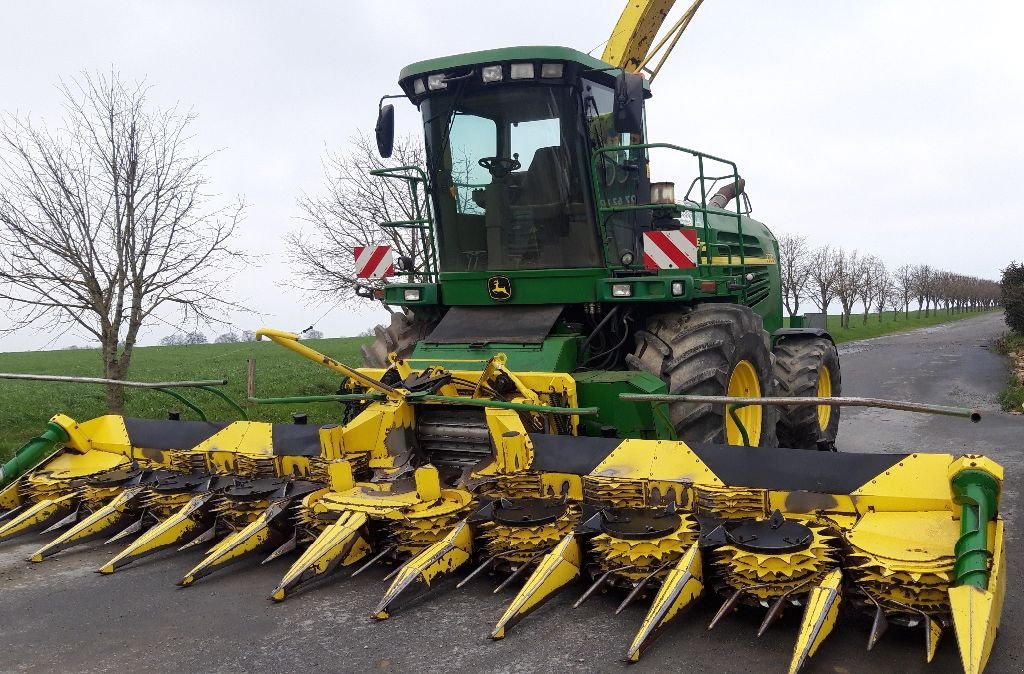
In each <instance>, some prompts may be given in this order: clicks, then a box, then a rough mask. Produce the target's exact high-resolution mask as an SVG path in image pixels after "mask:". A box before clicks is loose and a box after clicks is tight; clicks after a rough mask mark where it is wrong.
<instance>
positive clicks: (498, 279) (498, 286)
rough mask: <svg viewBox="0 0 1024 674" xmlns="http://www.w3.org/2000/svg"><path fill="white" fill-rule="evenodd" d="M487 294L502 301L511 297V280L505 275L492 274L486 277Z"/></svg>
mask: <svg viewBox="0 0 1024 674" xmlns="http://www.w3.org/2000/svg"><path fill="white" fill-rule="evenodd" d="M487 294H488V295H490V296H491V299H492V300H498V301H499V302H504V301H505V300H510V299H512V282H511V281H509V280H508V277H507V276H492V277H491V278H489V279H487Z"/></svg>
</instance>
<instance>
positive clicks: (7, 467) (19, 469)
mask: <svg viewBox="0 0 1024 674" xmlns="http://www.w3.org/2000/svg"><path fill="white" fill-rule="evenodd" d="M67 441H68V434H67V432H66V431H65V430H64V429H63V428H61V427H60V426H59V425H58V424H56V423H54V422H52V421H51V422H50V423H48V424H47V425H46V430H45V431H43V432H42V433H41V434H40V435H39V437H36V438H32V439H31V440H29V441H28V442H26V443H25V445H24V446H23V447H22V448H21V449H19V450H18V451H17V452H16V453H15V455H14V458H12V459H11V460H10V461H8V462H7V463H5V464H3V466H0V489H3V488H4V487H7V486H8V485H10V484H11V483H12V482H14V481H15V480H17V479H18V478H19V477H21V476H22V475H24V474H25V473H27V472H28V471H30V470H32V469H33V468H35V467H36V466H38V465H39V464H41V463H42V462H43V461H45V460H46V459H47V458H49V457H50V456H51V455H52V454H53V453H54V446H55V445H56V444H58V443H62V442H67Z"/></svg>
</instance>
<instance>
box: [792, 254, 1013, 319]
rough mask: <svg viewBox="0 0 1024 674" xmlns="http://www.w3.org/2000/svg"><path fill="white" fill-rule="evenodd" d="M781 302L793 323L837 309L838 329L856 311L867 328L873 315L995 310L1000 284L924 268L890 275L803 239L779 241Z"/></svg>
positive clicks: (874, 262) (908, 267)
mask: <svg viewBox="0 0 1024 674" xmlns="http://www.w3.org/2000/svg"><path fill="white" fill-rule="evenodd" d="M779 265H780V267H781V276H782V296H783V303H784V305H785V307H786V312H787V313H788V314H789V316H790V317H791V318H792V317H793V316H796V315H798V314H799V313H800V307H801V305H804V306H805V307H806V305H807V303H808V302H809V303H810V304H812V305H813V306H814V307H815V308H817V310H818V311H819V312H820V313H824V314H827V313H828V311H829V308H830V307H831V306H833V305H835V304H836V303H838V304H839V305H840V308H841V312H840V313H841V316H842V326H843V327H844V328H849V327H850V320H851V317H852V316H853V314H854V310H855V309H858V310H859V312H860V314H861V322H862V323H863V324H866V323H867V322H868V316H869V315H870V314H871V312H872V311H875V312H877V314H878V320H879V321H881V320H882V314H883V312H885V311H886V310H889V311H892V312H893V316H894V317H898V316H899V314H901V313H902V314H903V315H904V316H908V317H909V315H910V311H911V305H915V306H916V310H917V313H918V316H920V315H922V313H923V315H924V316H929V315H932V314H934V313H938V312H939V311H945V312H946V314H954V313H962V312H965V311H980V310H984V309H991V308H993V307H995V306H996V305H998V304H999V301H1000V299H999V298H1000V288H999V283H997V282H995V281H990V280H988V279H983V278H978V277H976V276H970V275H968V274H959V273H956V272H950V271H946V270H943V269H938V268H935V267H932V266H931V265H927V264H903V265H900V266H899V267H897V268H896V269H890V268H889V267H887V266H886V264H885V263H884V262H883V261H882V260H881V259H880V258H879V257H877V256H876V255H871V254H866V253H861V252H860V251H857V250H846V249H844V248H840V247H837V246H828V245H825V246H814V245H813V244H812V243H811V241H810V240H809V239H808V237H806V236H804V235H802V234H782V235H781V236H779Z"/></svg>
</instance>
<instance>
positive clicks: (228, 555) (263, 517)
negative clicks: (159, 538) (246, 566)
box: [178, 504, 284, 587]
mask: <svg viewBox="0 0 1024 674" xmlns="http://www.w3.org/2000/svg"><path fill="white" fill-rule="evenodd" d="M282 507H284V506H283V505H282V504H274V505H272V506H271V507H269V508H267V509H266V510H264V511H263V512H261V513H260V514H259V516H258V517H257V518H256V519H255V520H254V521H252V522H250V523H249V524H248V525H246V526H244V527H242V528H241V529H238V530H237V531H234V532H232V533H231V534H230V535H228V536H226V537H225V538H224V540H222V541H221V542H220V543H218V544H217V545H215V546H214V547H213V549H212V550H210V552H209V554H207V555H206V557H204V558H203V559H202V561H200V562H199V563H198V564H196V565H195V566H194V567H193V568H192V570H191V571H189V572H188V573H186V574H185V577H184V578H182V579H181V581H180V582H179V583H178V584H179V585H181V586H182V587H187V586H189V585H191V584H192V583H194V582H195V581H196V579H197V578H200V577H201V576H205V575H206V574H208V573H210V572H211V571H212V570H213V569H215V568H216V567H218V566H224V565H225V564H229V563H231V562H232V561H234V560H236V559H238V558H239V557H242V556H243V555H246V554H248V553H250V552H254V551H255V550H258V549H259V548H260V547H262V546H263V545H264V544H265V543H266V542H267V540H268V539H269V538H270V520H271V519H272V518H273V517H274V516H275V515H277V513H278V512H280V508H282Z"/></svg>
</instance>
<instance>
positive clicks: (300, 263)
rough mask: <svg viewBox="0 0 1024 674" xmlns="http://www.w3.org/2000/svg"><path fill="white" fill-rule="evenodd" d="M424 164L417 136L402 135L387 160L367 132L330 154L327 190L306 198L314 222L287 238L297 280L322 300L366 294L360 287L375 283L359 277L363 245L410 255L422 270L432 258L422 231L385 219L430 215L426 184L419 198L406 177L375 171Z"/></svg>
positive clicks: (307, 212)
mask: <svg viewBox="0 0 1024 674" xmlns="http://www.w3.org/2000/svg"><path fill="white" fill-rule="evenodd" d="M423 163H424V161H423V146H422V145H421V143H420V141H419V140H418V139H416V138H414V137H412V136H406V137H404V138H398V139H396V141H395V148H394V152H393V153H392V155H391V158H390V159H387V160H384V159H381V158H380V156H379V155H378V153H377V146H376V143H375V142H374V140H373V139H372V138H371V137H370V136H369V135H367V134H364V133H359V134H357V135H356V136H353V138H352V139H351V142H350V144H349V146H348V148H347V149H346V150H345V151H343V152H340V153H328V154H327V156H326V157H325V159H324V173H325V176H324V177H325V185H324V187H323V190H322V192H321V193H320V194H317V195H314V196H310V195H303V196H302V197H301V198H300V199H299V208H300V209H302V212H303V216H302V217H303V219H304V220H305V221H306V222H307V223H308V224H309V227H308V228H307V229H306V230H305V231H294V232H290V233H289V234H288V235H287V236H286V238H285V241H286V245H287V248H288V257H289V259H290V261H291V263H292V265H293V266H294V267H295V269H296V274H295V276H294V278H293V279H292V285H293V286H295V287H296V288H298V289H300V290H302V291H304V292H305V293H307V294H308V295H309V296H311V297H314V298H319V299H322V300H331V301H339V300H340V301H341V302H343V303H350V302H352V301H356V300H358V299H359V297H358V296H357V295H356V294H355V289H356V286H357V285H358V284H363V285H371V283H369V282H368V281H367V280H366V279H358V278H356V270H355V259H354V257H353V254H352V249H353V248H355V247H357V246H378V245H387V246H391V250H392V253H393V254H394V255H395V256H396V257H405V258H408V259H409V260H411V261H412V262H413V265H414V267H415V270H416V271H420V272H422V271H423V270H424V266H425V256H424V251H423V250H422V244H421V241H420V237H419V236H414V235H413V233H412V232H411V230H408V229H399V228H384V227H381V226H380V225H381V223H383V222H389V221H391V222H394V221H411V220H416V219H417V218H418V217H423V214H424V213H426V210H427V203H426V202H425V196H426V195H425V193H424V190H423V189H422V187H421V188H420V189H419V192H418V194H417V196H418V199H414V197H413V193H412V192H411V190H409V189H408V188H407V185H406V184H405V183H403V181H399V180H394V179H387V178H383V177H379V176H373V175H370V171H372V170H375V169H384V168H395V167H399V166H420V165H423ZM417 201H419V203H417ZM378 283H379V282H378Z"/></svg>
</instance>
